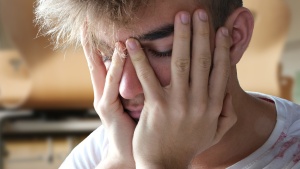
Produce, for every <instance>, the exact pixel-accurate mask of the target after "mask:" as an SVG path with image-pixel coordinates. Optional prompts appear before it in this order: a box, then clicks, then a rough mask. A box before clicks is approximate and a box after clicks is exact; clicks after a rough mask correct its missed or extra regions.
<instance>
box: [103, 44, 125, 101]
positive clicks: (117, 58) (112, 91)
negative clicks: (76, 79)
mask: <svg viewBox="0 0 300 169" xmlns="http://www.w3.org/2000/svg"><path fill="white" fill-rule="evenodd" d="M124 49H125V46H124V45H122V44H121V43H116V46H115V51H114V53H113V56H112V62H111V65H110V67H109V70H108V72H107V75H106V79H105V87H104V92H103V96H102V97H103V98H105V102H106V103H107V104H111V103H113V102H115V101H116V100H118V99H119V98H118V96H119V86H120V81H121V77H122V72H123V67H124V63H125V60H124V59H123V58H122V53H123V51H124Z"/></svg>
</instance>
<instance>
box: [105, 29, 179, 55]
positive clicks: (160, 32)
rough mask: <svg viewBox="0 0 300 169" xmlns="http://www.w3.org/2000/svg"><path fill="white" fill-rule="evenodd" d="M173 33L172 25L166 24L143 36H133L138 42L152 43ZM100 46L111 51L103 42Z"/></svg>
mask: <svg viewBox="0 0 300 169" xmlns="http://www.w3.org/2000/svg"><path fill="white" fill-rule="evenodd" d="M173 33H174V24H167V25H164V26H162V27H159V28H156V29H154V30H151V31H149V32H148V33H145V34H143V35H138V36H134V37H132V38H135V39H137V40H139V41H153V40H157V39H162V38H166V37H168V36H170V35H172V34H173ZM100 45H102V47H104V48H105V49H107V50H111V49H112V48H111V47H110V45H109V44H108V43H106V42H105V41H100Z"/></svg>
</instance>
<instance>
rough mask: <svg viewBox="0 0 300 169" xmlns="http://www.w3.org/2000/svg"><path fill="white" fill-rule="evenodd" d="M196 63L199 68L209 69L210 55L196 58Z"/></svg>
mask: <svg viewBox="0 0 300 169" xmlns="http://www.w3.org/2000/svg"><path fill="white" fill-rule="evenodd" d="M196 63H197V64H198V66H199V67H201V68H203V69H205V70H207V69H210V67H211V56H210V54H203V55H202V57H197V58H196Z"/></svg>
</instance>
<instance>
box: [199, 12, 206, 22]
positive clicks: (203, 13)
mask: <svg viewBox="0 0 300 169" xmlns="http://www.w3.org/2000/svg"><path fill="white" fill-rule="evenodd" d="M198 16H199V19H200V20H201V21H204V22H206V21H207V19H208V17H207V14H206V12H204V11H199V12H198Z"/></svg>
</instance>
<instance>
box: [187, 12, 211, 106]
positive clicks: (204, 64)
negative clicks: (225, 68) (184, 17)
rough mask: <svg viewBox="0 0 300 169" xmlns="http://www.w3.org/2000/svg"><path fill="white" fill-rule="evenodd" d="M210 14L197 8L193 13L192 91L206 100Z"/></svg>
mask: <svg viewBox="0 0 300 169" xmlns="http://www.w3.org/2000/svg"><path fill="white" fill-rule="evenodd" d="M209 32H210V31H209V22H208V16H207V14H206V12H205V11H204V10H197V11H195V12H194V15H193V44H192V46H193V51H192V62H191V75H190V76H191V81H190V86H191V90H192V92H191V93H198V96H197V99H196V100H198V99H199V97H200V102H206V101H207V96H208V79H209V73H210V68H211V60H212V57H211V52H210V36H209V35H210V33H209Z"/></svg>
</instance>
